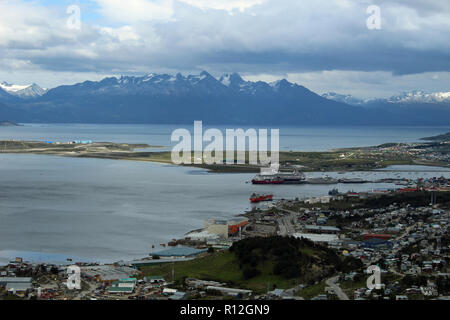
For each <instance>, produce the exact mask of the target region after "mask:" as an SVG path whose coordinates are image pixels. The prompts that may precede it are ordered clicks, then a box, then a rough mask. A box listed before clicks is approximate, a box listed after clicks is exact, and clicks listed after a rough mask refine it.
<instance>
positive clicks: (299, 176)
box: [252, 170, 306, 184]
mask: <svg viewBox="0 0 450 320" xmlns="http://www.w3.org/2000/svg"><path fill="white" fill-rule="evenodd" d="M305 182H306V178H305V175H304V174H303V173H301V172H298V171H296V170H295V171H291V172H282V171H280V172H277V173H275V174H264V175H262V174H258V175H256V176H255V177H254V178H253V180H252V183H253V184H302V183H305Z"/></svg>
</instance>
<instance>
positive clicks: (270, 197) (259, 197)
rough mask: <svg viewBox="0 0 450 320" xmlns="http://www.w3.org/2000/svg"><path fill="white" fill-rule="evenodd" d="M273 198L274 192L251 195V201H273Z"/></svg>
mask: <svg viewBox="0 0 450 320" xmlns="http://www.w3.org/2000/svg"><path fill="white" fill-rule="evenodd" d="M272 200H273V195H272V194H265V195H261V194H257V193H253V194H252V195H251V196H250V202H251V203H258V202H262V201H272Z"/></svg>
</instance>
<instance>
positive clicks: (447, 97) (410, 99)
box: [388, 90, 450, 103]
mask: <svg viewBox="0 0 450 320" xmlns="http://www.w3.org/2000/svg"><path fill="white" fill-rule="evenodd" d="M388 101H389V102H392V103H419V102H422V103H424V102H425V103H441V102H450V92H434V93H425V92H423V91H420V90H415V91H409V92H404V93H403V94H402V95H399V96H393V97H391V98H389V99H388Z"/></svg>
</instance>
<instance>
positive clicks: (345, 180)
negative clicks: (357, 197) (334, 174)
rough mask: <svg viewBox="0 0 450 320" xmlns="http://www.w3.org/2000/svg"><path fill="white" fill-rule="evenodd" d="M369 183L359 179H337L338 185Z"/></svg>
mask: <svg viewBox="0 0 450 320" xmlns="http://www.w3.org/2000/svg"><path fill="white" fill-rule="evenodd" d="M367 182H369V181H367V180H364V179H361V178H344V179H339V183H367Z"/></svg>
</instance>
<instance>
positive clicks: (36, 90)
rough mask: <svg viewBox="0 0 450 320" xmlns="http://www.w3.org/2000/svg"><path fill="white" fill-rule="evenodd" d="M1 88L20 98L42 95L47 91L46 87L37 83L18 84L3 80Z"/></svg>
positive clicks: (0, 84)
mask: <svg viewBox="0 0 450 320" xmlns="http://www.w3.org/2000/svg"><path fill="white" fill-rule="evenodd" d="M0 88H2V89H3V90H5V91H6V92H8V93H9V94H11V95H13V96H16V97H19V98H36V97H40V96H42V95H43V94H44V93H45V92H47V90H46V89H43V88H41V87H40V86H38V85H37V84H35V83H33V84H30V85H17V84H10V83H7V82H2V83H0Z"/></svg>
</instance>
